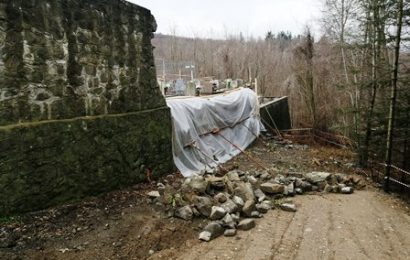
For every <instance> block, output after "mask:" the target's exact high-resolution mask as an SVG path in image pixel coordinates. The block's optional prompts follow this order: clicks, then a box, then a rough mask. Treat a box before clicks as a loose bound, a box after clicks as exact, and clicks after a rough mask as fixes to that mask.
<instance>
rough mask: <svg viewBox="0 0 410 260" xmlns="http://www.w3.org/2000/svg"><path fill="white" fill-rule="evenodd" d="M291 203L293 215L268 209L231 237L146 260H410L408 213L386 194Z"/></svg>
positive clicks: (303, 198) (313, 197)
mask: <svg viewBox="0 0 410 260" xmlns="http://www.w3.org/2000/svg"><path fill="white" fill-rule="evenodd" d="M294 202H295V203H296V205H298V211H297V212H296V213H289V212H284V211H280V210H274V211H270V212H269V213H268V214H266V215H265V216H264V218H262V219H260V220H258V221H257V225H256V228H254V229H253V230H251V231H249V232H240V233H239V234H238V235H237V237H236V238H226V237H222V238H218V239H216V240H213V241H211V242H209V243H200V244H197V245H195V246H194V247H190V248H189V247H188V248H186V249H185V250H184V251H182V252H179V253H175V252H172V250H168V251H166V252H162V253H161V252H160V253H158V254H156V255H153V256H152V257H151V258H150V259H169V258H168V257H169V256H171V255H173V257H171V258H172V259H185V260H188V259H255V260H256V259H410V216H409V214H408V209H407V212H406V209H405V208H404V209H403V208H402V207H400V206H398V205H397V204H396V200H395V199H394V198H391V197H390V196H388V195H385V194H382V193H380V192H378V191H358V192H356V193H355V194H353V195H350V196H343V195H336V194H326V195H309V196H299V197H296V198H295V199H294ZM178 251H179V250H178Z"/></svg>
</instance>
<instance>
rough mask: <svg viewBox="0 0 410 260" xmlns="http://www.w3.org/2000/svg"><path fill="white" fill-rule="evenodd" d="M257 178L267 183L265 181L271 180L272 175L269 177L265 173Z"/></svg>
mask: <svg viewBox="0 0 410 260" xmlns="http://www.w3.org/2000/svg"><path fill="white" fill-rule="evenodd" d="M259 178H260V179H261V180H263V181H267V180H270V179H272V175H270V174H269V173H267V172H265V173H263V174H262V175H261V176H260V177H259Z"/></svg>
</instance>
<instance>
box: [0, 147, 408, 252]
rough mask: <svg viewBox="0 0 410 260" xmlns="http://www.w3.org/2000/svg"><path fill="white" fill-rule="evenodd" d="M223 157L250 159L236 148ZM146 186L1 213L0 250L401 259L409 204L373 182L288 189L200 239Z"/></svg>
mask: <svg viewBox="0 0 410 260" xmlns="http://www.w3.org/2000/svg"><path fill="white" fill-rule="evenodd" d="M249 154H251V155H252V156H253V157H255V158H257V160H259V163H261V164H264V165H267V166H268V167H274V168H276V170H277V171H278V172H282V171H283V172H304V173H306V172H310V171H327V172H342V173H348V174H352V173H357V172H358V173H361V174H362V173H363V172H362V171H359V170H357V169H355V168H354V167H352V161H353V158H352V155H351V154H350V153H349V152H348V151H345V150H340V149H334V148H329V147H321V146H317V147H316V146H303V145H296V144H275V143H274V142H271V143H269V145H265V144H262V143H260V142H259V143H257V144H256V145H254V146H253V147H251V148H250V149H249ZM231 166H236V167H239V169H241V170H244V171H245V170H251V169H255V168H257V165H256V164H255V163H254V161H252V160H249V158H248V157H247V156H244V155H240V156H238V157H236V158H235V159H234V160H232V161H230V162H229V163H228V164H227V165H226V167H231ZM160 181H161V182H164V181H165V180H160ZM168 181H169V183H170V184H172V183H174V182H175V183H180V182H182V179H181V178H180V177H178V176H174V177H172V178H171V179H170V178H168ZM155 188H156V184H155V183H152V184H146V185H144V184H142V185H137V186H135V187H133V188H130V189H127V190H122V191H116V192H112V193H109V194H105V195H102V196H99V197H97V198H89V199H86V200H84V201H83V202H79V203H73V204H70V205H64V206H61V207H57V208H53V209H49V210H45V211H41V212H35V213H30V214H26V215H24V216H19V217H17V218H14V219H2V220H1V222H0V259H63V260H64V259H75V260H80V259H87V260H88V259H410V217H409V216H410V210H409V207H408V204H407V203H405V202H403V201H401V200H400V199H397V198H395V197H393V196H391V195H386V194H384V193H382V192H381V191H379V190H378V189H375V188H373V187H372V185H368V187H367V188H366V189H365V190H363V191H355V193H354V194H352V195H341V194H326V193H312V194H309V195H303V196H296V197H294V198H292V199H293V202H294V203H295V204H296V206H297V208H298V211H297V212H296V213H291V212H284V211H281V210H279V209H275V210H271V211H269V212H268V213H267V214H265V215H264V217H263V218H261V219H257V220H256V222H257V224H256V227H255V228H253V229H252V230H250V231H239V232H238V234H237V235H236V236H235V237H233V238H227V237H219V238H217V239H215V240H212V241H211V242H209V243H203V242H200V241H199V240H198V234H199V232H200V231H201V228H203V227H204V225H205V224H206V223H207V222H208V221H207V220H205V219H198V218H197V219H195V220H194V221H193V222H187V221H183V220H180V219H175V218H169V216H167V215H166V214H165V213H164V211H163V208H161V206H160V205H155V204H152V203H150V202H149V201H148V200H147V196H146V193H147V191H150V190H152V189H155Z"/></svg>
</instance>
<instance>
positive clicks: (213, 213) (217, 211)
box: [209, 206, 226, 220]
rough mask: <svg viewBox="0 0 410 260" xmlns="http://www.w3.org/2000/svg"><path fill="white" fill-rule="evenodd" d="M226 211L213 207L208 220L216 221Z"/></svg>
mask: <svg viewBox="0 0 410 260" xmlns="http://www.w3.org/2000/svg"><path fill="white" fill-rule="evenodd" d="M225 214H226V210H225V209H224V208H222V207H217V206H213V207H212V210H211V214H210V216H209V218H210V219H211V220H218V219H221V218H223V217H224V216H225Z"/></svg>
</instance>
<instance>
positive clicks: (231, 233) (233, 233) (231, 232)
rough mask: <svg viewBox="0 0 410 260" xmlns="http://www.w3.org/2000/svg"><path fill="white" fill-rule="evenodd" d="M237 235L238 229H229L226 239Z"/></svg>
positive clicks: (226, 232)
mask: <svg viewBox="0 0 410 260" xmlns="http://www.w3.org/2000/svg"><path fill="white" fill-rule="evenodd" d="M235 235H236V229H227V230H225V232H224V236H226V237H234V236H235Z"/></svg>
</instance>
